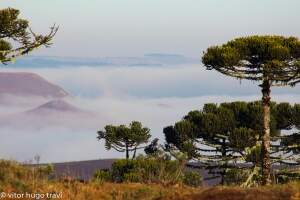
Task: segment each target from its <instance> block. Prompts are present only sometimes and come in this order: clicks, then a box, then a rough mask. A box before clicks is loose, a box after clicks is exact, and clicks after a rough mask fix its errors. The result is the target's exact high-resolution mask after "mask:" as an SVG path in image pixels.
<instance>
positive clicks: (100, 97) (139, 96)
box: [0, 64, 300, 162]
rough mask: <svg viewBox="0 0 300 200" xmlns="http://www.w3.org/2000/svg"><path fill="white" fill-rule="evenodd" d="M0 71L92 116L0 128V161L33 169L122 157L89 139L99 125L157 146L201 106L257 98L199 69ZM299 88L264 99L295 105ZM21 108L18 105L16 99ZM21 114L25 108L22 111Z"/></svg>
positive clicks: (250, 89) (250, 85)
mask: <svg viewBox="0 0 300 200" xmlns="http://www.w3.org/2000/svg"><path fill="white" fill-rule="evenodd" d="M2 71H10V72H21V71H22V72H25V71H26V72H34V73H37V74H39V75H40V76H42V77H43V78H45V79H46V80H48V81H50V82H52V83H54V84H57V85H59V86H61V87H62V88H64V89H65V90H66V91H68V92H69V93H70V94H72V97H70V98H68V102H69V103H71V104H73V105H75V106H77V107H79V108H81V109H83V110H86V111H91V112H93V113H96V115H95V117H93V118H91V119H74V120H71V122H70V123H67V124H65V125H64V124H45V125H43V126H42V127H39V128H33V124H31V123H21V125H19V126H11V127H10V126H2V127H0V137H1V140H0V157H1V158H7V159H14V160H18V161H22V162H23V161H29V160H32V159H33V157H34V156H35V155H36V154H38V155H40V156H41V162H61V161H75V160H89V159H99V158H117V157H122V156H124V155H123V154H122V153H118V152H115V151H106V150H105V148H104V143H103V142H99V141H97V139H96V136H97V134H96V132H97V130H100V129H103V127H104V126H105V125H106V124H128V123H129V122H131V121H133V120H138V121H141V122H142V123H143V124H144V125H145V126H147V127H149V128H150V129H151V134H152V136H153V138H154V137H157V138H159V139H160V141H161V143H163V142H164V136H163V133H162V129H163V127H165V126H168V125H172V124H174V123H175V122H176V121H178V120H180V119H181V118H182V117H183V116H184V115H185V114H187V113H188V112H189V111H191V110H194V109H201V108H202V106H203V104H205V103H211V102H214V103H220V102H230V101H239V100H242V101H253V100H259V99H260V88H259V87H258V86H257V85H258V84H257V83H255V82H251V81H240V80H236V79H233V78H228V77H225V76H224V75H222V74H219V73H217V72H215V71H207V70H205V68H204V67H202V66H201V65H200V64H199V65H196V64H183V65H175V66H99V67H95V66H76V67H70V66H68V67H63V66H62V67H55V68H52V67H43V68H37V67H35V68H30V67H29V68H12V69H10V68H6V69H3V70H2ZM299 91H300V87H299V86H297V87H294V88H274V89H272V100H274V101H277V102H283V101H284V102H290V103H296V102H300V92H299ZM11 101H12V102H13V103H10V104H9V105H10V106H7V105H0V110H1V112H9V111H21V110H22V106H20V105H23V104H26V106H27V107H26V109H28V108H29V107H30V103H31V102H35V100H34V99H26V103H24V102H22V104H21V103H20V102H21V101H22V100H19V99H11ZM23 101H24V100H23ZM24 110H25V107H24ZM37 123H38V122H37Z"/></svg>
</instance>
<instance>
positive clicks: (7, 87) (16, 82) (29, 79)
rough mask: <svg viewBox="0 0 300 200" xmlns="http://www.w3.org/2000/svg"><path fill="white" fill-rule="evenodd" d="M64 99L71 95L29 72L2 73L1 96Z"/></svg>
mask: <svg viewBox="0 0 300 200" xmlns="http://www.w3.org/2000/svg"><path fill="white" fill-rule="evenodd" d="M5 94H9V95H16V96H40V97H51V98H63V97H66V96H69V94H68V93H67V92H66V91H65V90H64V89H62V88H61V87H59V86H57V85H54V84H52V83H50V82H48V81H47V80H45V79H44V78H42V77H41V76H39V75H37V74H34V73H29V72H0V95H5Z"/></svg>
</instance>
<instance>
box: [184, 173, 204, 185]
mask: <svg viewBox="0 0 300 200" xmlns="http://www.w3.org/2000/svg"><path fill="white" fill-rule="evenodd" d="M183 183H184V184H185V185H188V186H192V187H199V186H200V185H201V184H202V176H201V175H200V174H199V173H198V172H194V171H186V172H184V175H183Z"/></svg>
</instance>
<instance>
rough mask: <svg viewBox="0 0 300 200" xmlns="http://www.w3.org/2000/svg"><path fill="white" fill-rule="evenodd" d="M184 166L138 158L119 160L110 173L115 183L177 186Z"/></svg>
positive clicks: (160, 159)
mask: <svg viewBox="0 0 300 200" xmlns="http://www.w3.org/2000/svg"><path fill="white" fill-rule="evenodd" d="M184 166H185V165H184V163H182V162H181V161H178V160H168V159H164V158H159V157H138V158H137V159H135V160H117V161H116V162H114V163H113V165H112V169H111V172H109V173H110V175H111V180H112V181H113V182H140V183H162V184H175V183H178V182H180V181H181V180H182V178H183V172H182V170H183V168H184ZM107 173H108V172H105V173H104V172H97V173H96V174H95V177H96V176H100V177H103V176H106V175H107ZM102 179H103V178H102Z"/></svg>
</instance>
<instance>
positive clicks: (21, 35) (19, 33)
mask: <svg viewBox="0 0 300 200" xmlns="http://www.w3.org/2000/svg"><path fill="white" fill-rule="evenodd" d="M19 14H20V12H19V10H16V9H13V8H7V9H2V10H0V63H4V64H5V63H7V62H10V61H12V60H14V59H15V58H16V57H18V56H22V55H25V54H28V53H29V52H31V51H32V50H34V49H36V48H38V47H40V46H46V47H48V46H49V45H51V43H50V41H51V40H52V38H53V37H54V35H55V34H56V32H57V30H58V27H57V26H55V25H54V26H52V27H51V28H50V32H49V33H48V34H47V35H39V34H36V33H34V32H33V31H32V30H31V28H30V27H29V22H28V21H27V20H24V19H19V18H18V17H19Z"/></svg>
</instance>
